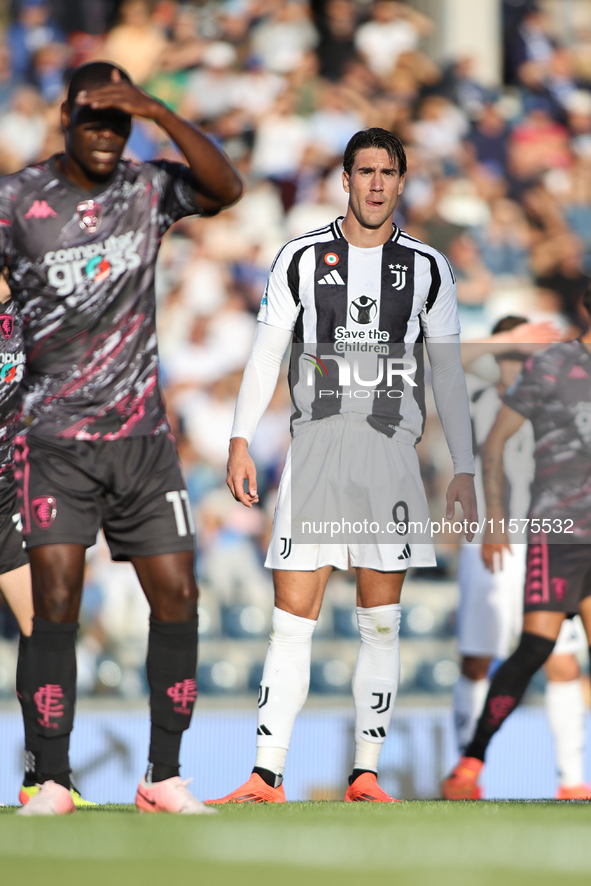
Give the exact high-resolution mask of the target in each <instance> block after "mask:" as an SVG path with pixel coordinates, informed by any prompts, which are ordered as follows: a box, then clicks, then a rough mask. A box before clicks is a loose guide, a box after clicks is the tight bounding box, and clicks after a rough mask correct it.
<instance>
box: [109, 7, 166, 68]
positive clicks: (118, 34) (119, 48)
mask: <svg viewBox="0 0 591 886" xmlns="http://www.w3.org/2000/svg"><path fill="white" fill-rule="evenodd" d="M119 16H120V23H119V24H118V25H116V26H115V27H114V28H113V30H112V31H111V32H110V33H109V35H108V36H107V39H106V41H105V45H104V47H103V50H102V52H101V56H102V58H105V59H107V60H108V61H111V62H113V63H114V64H116V65H120V66H121V67H122V68H124V70H126V71H127V72H128V74H129V76H130V77H131V79H132V80H134V81H135V82H136V83H140V84H141V83H145V82H146V81H147V80H148V78H149V77H150V76H151V75H152V74H153V73H154V72H155V70H156V67H157V64H158V62H159V60H160V56H161V55H162V53H163V52H164V49H165V47H166V41H165V39H164V36H163V35H162V33H161V31H160V29H159V28H157V27H156V26H155V24H154V23H153V21H152V17H151V13H150V6H149V4H148V2H147V0H124V2H123V3H122V4H121V7H120V10H119Z"/></svg>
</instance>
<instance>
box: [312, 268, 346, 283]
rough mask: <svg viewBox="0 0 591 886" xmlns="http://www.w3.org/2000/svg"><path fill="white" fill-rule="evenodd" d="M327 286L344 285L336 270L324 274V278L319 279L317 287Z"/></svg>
mask: <svg viewBox="0 0 591 886" xmlns="http://www.w3.org/2000/svg"><path fill="white" fill-rule="evenodd" d="M327 284H329V285H331V286H344V285H345V281H344V280H343V278H342V277H341V275H340V274H339V272H338V271H337V270H336V268H335V269H334V270H333V271H329V273H328V274H325V275H324V277H321V278H320V280H319V281H318V285H319V286H326V285H327Z"/></svg>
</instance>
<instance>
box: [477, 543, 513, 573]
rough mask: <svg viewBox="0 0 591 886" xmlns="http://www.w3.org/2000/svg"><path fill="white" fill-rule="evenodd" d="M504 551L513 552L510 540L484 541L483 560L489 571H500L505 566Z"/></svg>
mask: <svg viewBox="0 0 591 886" xmlns="http://www.w3.org/2000/svg"><path fill="white" fill-rule="evenodd" d="M503 551H508V552H509V553H511V545H510V544H509V543H508V542H483V544H482V546H481V549H480V552H481V555H482V562H483V563H484V565H485V566H486V568H487V569H488V571H489V572H492V573H493V574H494V573H495V572H500V571H501V569H502V568H503Z"/></svg>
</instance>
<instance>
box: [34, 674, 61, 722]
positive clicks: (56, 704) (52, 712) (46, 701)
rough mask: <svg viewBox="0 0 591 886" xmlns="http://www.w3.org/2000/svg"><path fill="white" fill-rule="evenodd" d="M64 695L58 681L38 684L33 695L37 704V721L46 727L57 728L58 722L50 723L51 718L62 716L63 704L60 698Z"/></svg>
mask: <svg viewBox="0 0 591 886" xmlns="http://www.w3.org/2000/svg"><path fill="white" fill-rule="evenodd" d="M63 697H64V690H63V689H62V687H61V686H60V685H59V684H58V683H47V684H46V685H45V686H40V687H39V689H38V690H37V692H36V693H35V694H34V696H33V700H34V702H35V704H36V705H37V710H38V711H39V717H38V718H37V722H38V723H39V724H40V725H41V726H44V727H45V728H46V729H57V726H58V724H57V723H52V722H51V718H52V717H55V718H58V717H63V716H64V706H63V704H60V700H61V699H62V698H63Z"/></svg>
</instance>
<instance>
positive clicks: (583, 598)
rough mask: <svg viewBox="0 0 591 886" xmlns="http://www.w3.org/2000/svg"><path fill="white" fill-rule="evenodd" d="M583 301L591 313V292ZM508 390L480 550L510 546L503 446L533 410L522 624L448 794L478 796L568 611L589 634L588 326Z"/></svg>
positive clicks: (490, 553)
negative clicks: (493, 750) (489, 754)
mask: <svg viewBox="0 0 591 886" xmlns="http://www.w3.org/2000/svg"><path fill="white" fill-rule="evenodd" d="M584 307H585V309H586V311H587V312H588V314H589V320H590V321H591V292H588V293H587V294H586V296H585V298H584ZM503 399H504V404H505V405H504V406H503V407H502V408H501V410H500V412H499V414H498V416H497V419H496V421H495V424H494V425H493V428H492V430H491V432H490V434H489V437H488V439H487V441H486V444H485V452H484V460H483V473H484V491H485V494H486V503H487V522H488V521H492V522H491V523H490V526H491V527H493V529H492V531H491V530H490V529H488V530H487V535H485V539H484V542H485V543H484V544H483V547H482V558H483V560H484V562H485V564H486V565H487V567H488V568H489V569H490V570H491V571H492V570H494V569H495V568H498V564H500V563H502V558H503V556H504V553H506V549H507V548H508V547H509V545H508V543H507V535H506V534H505V532H504V528H506V524H505V527H503V524H502V523H501V521H502V520H503V519H504V518H505V514H504V510H503V470H502V466H503V450H504V447H505V443H506V441H507V440H509V439H510V438H511V437H512V436H513V435H514V434H515V433H516V432H517V431H518V430H519V428H520V427H521V425H522V424H523V423H524V421H525V420H526V419H529V420H530V421H531V423H532V426H533V430H534V438H535V444H536V445H535V452H534V457H535V462H536V472H535V477H534V480H533V484H532V487H531V504H530V509H529V514H528V517H529V518H530V524H529V529H530V532H529V539H528V540H529V544H528V550H527V569H526V576H525V587H524V616H523V633H522V635H521V640H520V642H519V645H518V647H517V649H516V650H515V652H514V653H513V655H511V656H510V657H509V658H508V659H507V660H506V661H505V662H504V663H503V664H502V665H501V666H500V667H499V669H498V670H497V672H496V673H495V675H494V677H493V679H492V682H491V685H490V689H489V692H488V695H487V698H486V702H485V705H484V710H483V713H482V716H481V717H480V719H479V721H478V724H477V727H476V731H475V733H474V737H473V739H472V741H471V742H470V744H469V745H468V746H467V747H466V749H465V751H464V756H463V757H462V758H461V759H460V761H459V763H458V764H457V766H456V767H455V769H454V771H453V773H452V774H451V775H450V776H449V778H447V779H446V780H445V781H444V782H443V796H444V797H445V798H446V799H448V800H464V799H470V798H471V797H472V795H473V793H474V790H475V788H476V786H477V781H478V778H479V776H480V773H481V771H482V768H483V765H484V759H485V754H486V750H487V748H488V745H489V743H490V741H491V739H492V737H493V735H494V734H495V733H496V732H497V731H498V730H499V729H500V727H501V726H502V725H503V723H504V722H505V720H506V719H507V717H508V716H509V714H510V713H511V712H512V711H513V710H514V709H515V708H516V707H517V705H518V704H519V702H520V701H521V699H522V698H523V695H524V693H525V690H526V689H527V686H528V684H529V681H530V680H531V678H532V677H533V675H534V674H535V673H536V671H537V670H538V669H539V668H541V667H542V665H544V664H545V662H546V661H547V660H548V658H549V657H550V655H551V653H552V651H553V650H554V647H555V644H556V640H557V638H558V635H559V633H560V629H561V626H562V623H563V621H564V619H565V618H568V617H571V616H573V615H575V614H576V613H577V612H579V613H580V615H581V619H582V621H583V625H584V627H585V631H586V634H587V638H588V639H589V642H590V643H591V326H590V329H589V331H587V332H586V333H585V335H584V336H583V337H582V338H581V339H580V340H578V341H570V342H564V343H561V344H555V345H551V346H550V347H549V348H548V349H547V350H545V351H543V352H542V353H541V354H539V355H536V356H533V357H530V358H529V360H528V361H527V362H526V364H525V366H524V369H523V372H522V374H521V375H520V377H519V378H518V380H517V382H516V383H515V384H514V385H513V387H511V388H509V390H508V391H507V393H506V394H505V396H504V398H503ZM501 528H503V531H501ZM571 540H572V541H573V542H575V543H571V544H569V543H568V542H569V541H571ZM563 542H566V543H563ZM581 787H584V786H581ZM579 796H581V795H580V794H579Z"/></svg>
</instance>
